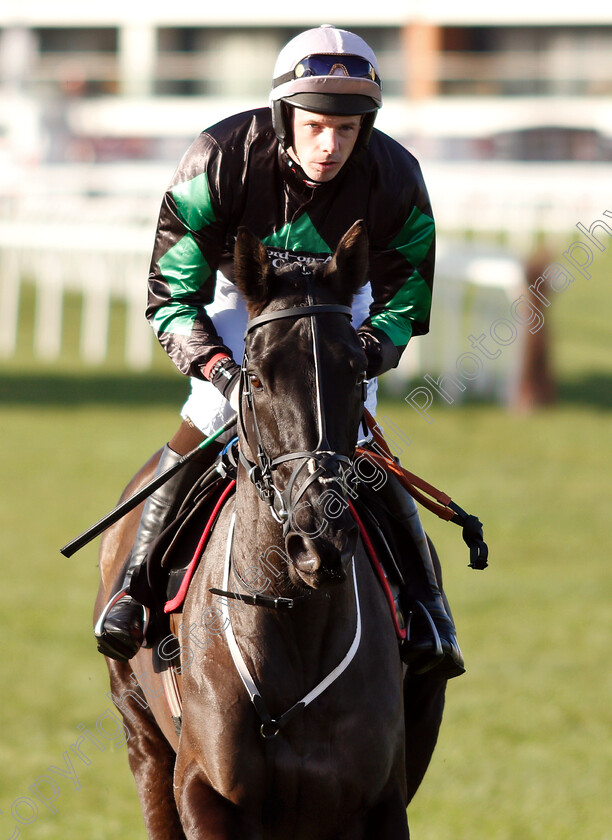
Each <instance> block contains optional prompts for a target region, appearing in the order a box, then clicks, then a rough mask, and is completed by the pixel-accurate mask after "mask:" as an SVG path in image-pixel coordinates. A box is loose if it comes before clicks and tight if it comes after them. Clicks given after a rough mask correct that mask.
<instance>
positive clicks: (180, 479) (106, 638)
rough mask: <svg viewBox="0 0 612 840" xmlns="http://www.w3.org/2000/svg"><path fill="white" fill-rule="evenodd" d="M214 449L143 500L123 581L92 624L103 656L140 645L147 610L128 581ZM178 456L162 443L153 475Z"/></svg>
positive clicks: (129, 652)
mask: <svg viewBox="0 0 612 840" xmlns="http://www.w3.org/2000/svg"><path fill="white" fill-rule="evenodd" d="M218 453H219V446H217V445H215V444H212V445H210V446H208V447H207V448H206V449H204V450H203V451H202V455H200V456H199V457H198V458H197V459H196V460H195V461H191V462H189V463H187V464H186V465H185V466H184V467H183V468H182V469H180V470H179V471H178V472H177V473H176V474H175V475H173V476H172V477H171V478H170V479H169V480H168V481H167V482H166V483H165V484H162V486H161V487H160V488H158V489H157V490H155V492H153V493H152V494H151V495H150V496H149V498H148V499H147V501H146V502H145V506H144V510H143V512H142V516H141V519H140V525H139V526H138V532H137V534H136V539H135V540H134V545H133V546H132V550H131V552H130V555H129V557H128V561H127V566H126V568H125V570H124V573H123V574H124V577H123V582H122V583H121V585H120V586H119V588H118V589H116V594H115V595H113V597H112V598H111V599H110V601H109V602H108V604H107V605H106V607H105V609H104V610H103V612H102V615H101V616H100V618H99V619H98V622H97V624H96V627H95V631H94V632H95V635H96V640H97V643H98V650H99V651H100V653H103V654H104V655H105V656H109V657H110V658H111V659H118V660H119V661H120V662H127V661H128V660H130V659H131V658H132V657H133V656H134V655H135V654H136V653H138V651H139V649H140V647H141V646H142V644H143V642H144V637H145V631H146V624H147V610H146V608H145V607H144V606H143V605H142V604H139V603H138V601H136V600H135V599H134V598H133V597H132V596H131V595H129V594H128V592H129V587H130V583H131V581H132V578H133V576H134V574H135V573H136V571H137V570H138V569H139V568H140V567H141V566H142V564H143V563H144V562H145V560H146V559H147V555H148V553H149V550H150V548H151V545H152V544H153V542H154V540H155V539H156V538H157V537H158V536H159V535H160V534H161V532H162V531H163V530H164V528H166V527H167V526H168V525H169V524H170V522H171V521H172V519H173V518H174V516H175V515H176V513H177V512H178V510H179V508H180V506H181V504H182V503H183V501H184V499H185V497H186V495H187V493H188V492H189V490H190V489H191V488H192V487H193V485H194V483H195V481H196V480H197V478H198V475H201V474H203V473H204V472H205V471H206V469H207V468H208V467H209V466H211V465H212V463H213V462H214V460H215V458H216V457H217V455H218ZM181 457H182V456H181V455H178V454H177V453H176V452H174V451H173V450H172V449H170V447H169V446H168V445H166V446H165V447H164V448H163V450H162V454H161V457H160V459H159V463H158V465H157V469H156V471H155V475H160V474H161V473H163V472H165V471H166V470H169V469H170V467H172V466H174V464H176V463H177V461H178V460H179V459H180V458H181Z"/></svg>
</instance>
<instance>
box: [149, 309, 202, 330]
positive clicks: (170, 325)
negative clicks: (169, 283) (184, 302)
mask: <svg viewBox="0 0 612 840" xmlns="http://www.w3.org/2000/svg"><path fill="white" fill-rule="evenodd" d="M197 316H198V310H197V309H196V308H195V306H179V307H178V308H177V307H175V306H172V307H170V306H164V307H162V308H161V309H158V310H157V312H156V313H155V315H154V316H153V319H152V321H151V326H152V327H153V329H154V330H155V333H156V334H157V335H161V334H162V333H170V334H172V335H184V336H190V335H191V331H192V330H193V325H194V322H195V319H196V318H197Z"/></svg>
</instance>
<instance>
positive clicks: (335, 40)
mask: <svg viewBox="0 0 612 840" xmlns="http://www.w3.org/2000/svg"><path fill="white" fill-rule="evenodd" d="M381 91H382V85H381V82H380V77H379V72H378V62H377V61H376V56H375V55H374V53H373V51H372V50H371V49H370V47H369V46H368V45H367V44H366V42H365V41H364V40H363V38H360V37H359V36H358V35H355V34H353V33H352V32H347V31H346V30H344V29H336V27H335V26H331V25H329V24H324V25H323V26H319V27H317V28H316V29H307V30H306V32H302V33H301V34H300V35H296V37H295V38H293V39H292V40H291V41H289V43H288V44H287V45H286V46H285V47H283V49H282V50H281V52H280V54H279V56H278V59H277V61H276V65H275V67H274V81H273V84H272V91H271V92H270V107H271V109H272V122H273V124H274V130H275V132H276V135H277V137H278V139H279V140H280V142H281V144H282V145H283V146H287V145H290V143H291V125H290V123H289V121H288V120H287V119H286V113H285V110H286V109H284V108H283V103H286V104H287V105H291V106H293V107H295V108H303V109H304V110H306V111H313V112H315V113H318V114H340V115H353V114H368V115H370V116H369V117H366V118H364V121H363V126H362V131H361V135H360V138H359V141H360V145H363V144H364V143H366V142H367V140H368V138H369V136H370V133H371V131H372V126H373V124H374V118H375V116H376V111H377V110H378V108H380V106H381V105H382V92H381Z"/></svg>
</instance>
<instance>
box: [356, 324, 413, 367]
mask: <svg viewBox="0 0 612 840" xmlns="http://www.w3.org/2000/svg"><path fill="white" fill-rule="evenodd" d="M357 336H358V338H359V341H360V343H361V349H362V350H363V352H364V353H365V354H366V358H367V360H368V367H367V370H366V376H367V378H368V379H372V378H373V377H374V376H380V374H381V373H386V371H388V370H391V368H394V367H396V366H397V363H398V362H399V360H400V355H401V351H402V350H403V348H400V347H396V346H395V344H393V342H392V341H391V339H390V338H389V336H388V335H387V334H386V333H384V332H383V331H382V330H377V329H376V327H370V326H367V325H364V326H361V327H359V329H358V330H357Z"/></svg>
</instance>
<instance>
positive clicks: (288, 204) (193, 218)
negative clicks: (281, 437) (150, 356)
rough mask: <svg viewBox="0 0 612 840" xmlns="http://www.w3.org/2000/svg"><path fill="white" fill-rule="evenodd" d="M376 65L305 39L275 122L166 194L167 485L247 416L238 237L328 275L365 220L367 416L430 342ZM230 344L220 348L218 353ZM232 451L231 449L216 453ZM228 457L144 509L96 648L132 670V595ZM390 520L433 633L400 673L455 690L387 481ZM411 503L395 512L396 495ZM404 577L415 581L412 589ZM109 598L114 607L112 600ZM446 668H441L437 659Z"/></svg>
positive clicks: (232, 138) (183, 175)
mask: <svg viewBox="0 0 612 840" xmlns="http://www.w3.org/2000/svg"><path fill="white" fill-rule="evenodd" d="M381 90H382V87H381V81H380V78H379V70H378V63H377V60H376V56H375V55H374V53H373V51H372V50H371V49H370V47H369V46H368V45H367V44H366V42H365V41H363V40H362V39H361V38H360V37H358V36H357V35H355V34H353V33H351V32H347V31H345V30H342V29H336V28H335V27H333V26H330V25H324V26H320V27H317V28H315V29H309V30H307V31H305V32H302V33H301V34H300V35H298V36H297V37H295V38H293V39H292V40H291V41H289V43H288V44H287V45H286V46H285V47H284V48H283V49H282V50H281V52H280V54H279V56H278V60H277V62H276V66H275V69H274V81H273V86H272V91H271V94H270V107H269V108H260V109H255V110H252V111H248V112H246V113H242V114H238V115H235V116H233V117H230V118H228V119H225V120H223V121H222V122H220V123H218V124H217V125H214V126H212V127H211V128H209V129H207V130H206V131H204V132H203V133H202V134H201V135H200V136H199V137H198V138H197V139H196V140H195V142H194V143H193V144H192V146H191V147H190V148H189V149H188V151H187V152H186V154H185V156H184V157H183V159H182V161H181V162H180V164H179V167H178V169H177V171H176V173H175V175H174V177H173V180H172V182H171V184H170V186H169V188H168V190H167V191H166V194H165V196H164V199H163V202H162V207H161V211H160V216H159V222H158V227H157V234H156V240H155V246H154V251H153V256H152V262H151V271H150V275H149V298H148V307H147V318H148V319H149V322H150V323H151V326H152V327H153V329H154V331H155V333H156V335H157V337H158V339H159V341H160V343H161V344H162V346H163V348H164V349H165V350H166V352H167V353H168V355H169V356H170V358H171V359H172V361H173V362H174V363H175V365H176V366H177V367H178V369H179V370H180V371H181V372H182V373H184V374H185V375H187V376H189V377H190V378H191V392H190V395H189V397H188V399H187V401H186V403H185V405H184V406H183V409H182V412H181V415H182V423H181V425H180V427H179V430H178V431H177V433H176V434H175V436H174V437H173V438H172V439H171V440H170V441H169V443H168V444H167V445H166V446H165V447H164V450H163V452H162V455H161V459H160V461H159V465H158V468H157V470H158V474H159V473H161V472H165V471H166V470H168V469H169V468H170V467H171V466H172V465H173V464H175V463H176V462H177V461H178V460H179V458H180V457H181V456H182V455H184V454H185V453H186V452H188V451H190V450H191V449H193V448H195V447H196V446H197V445H198V444H199V443H201V441H202V440H203V439H204V436H208V435H210V434H211V433H212V432H214V431H215V430H216V429H217V428H218V427H219V426H220V425H222V423H224V422H225V421H226V420H227V419H228V418H229V417H230V416H231V415H232V413H233V412H234V411H236V410H237V406H238V386H239V374H240V365H239V364H238V362H237V361H236V360H240V359H241V358H242V351H243V334H244V329H245V326H246V322H247V313H246V308H245V305H244V302H243V300H242V298H241V297H240V295H239V293H238V290H237V289H236V287H235V286H234V284H233V282H232V276H233V251H234V243H235V239H236V233H237V230H238V228H239V227H240V226H246V227H247V228H248V229H249V230H250V231H251V232H252V233H253V234H255V235H256V236H257V237H259V239H260V240H261V241H262V242H263V244H264V246H265V247H266V250H267V252H268V255H269V258H270V260H271V261H272V263H273V264H274V265H275V266H278V265H282V264H284V263H300V264H302V266H303V268H304V270H305V271H308V270H309V267H312V266H314V265H315V264H317V263H321V262H326V261H327V260H329V259H331V255H332V254H333V252H334V250H335V248H336V246H337V245H338V242H339V241H340V239H341V237H342V235H343V234H344V233H345V232H346V231H347V230H348V228H349V227H350V226H351V225H352V224H353V223H354V222H355V221H356V220H358V219H364V220H365V222H366V225H367V229H368V235H369V243H370V281H369V283H368V284H366V286H365V287H364V288H363V289H362V290H361V292H360V293H359V294H357V295H356V296H355V301H354V305H353V323H354V325H355V327H357V333H358V336H359V339H360V341H361V344H362V347H363V351H364V353H365V355H366V358H367V377H368V380H369V384H368V391H367V400H366V407H367V408H368V409H369V411H370V412H371V413H372V414H373V413H374V410H375V403H376V377H377V376H379V375H380V374H382V373H384V372H385V371H387V370H389V369H390V368H392V367H395V366H396V365H397V363H398V361H399V359H400V356H401V353H402V351H403V350H404V348H405V346H406V344H407V343H408V341H409V339H410V338H411V336H412V335H419V334H423V333H426V332H427V330H428V328H429V311H430V306H431V290H432V283H433V269H434V247H435V228H434V221H433V216H432V211H431V207H430V203H429V198H428V195H427V190H426V188H425V184H424V182H423V178H422V175H421V171H420V168H419V164H418V162H417V160H416V159H415V158H414V157H413V156H412V155H411V154H410V153H409V152H408V151H407V150H406V149H405V148H404V147H403V146H401V145H400V144H398V143H396V142H395V141H394V140H392V139H391V138H390V137H388V136H386V135H385V134H383V133H382V132H380V131H377V130H374V127H373V126H374V120H375V117H376V113H377V110H378V109H379V108H380V106H381V104H382V93H381ZM221 334H222V336H223V337H221ZM220 440H222V439H220ZM219 450H220V446H219V443H218V442H217V443H215V444H214V445H211V446H209V447H207V448H206V449H205V450H203V451H202V455H201V460H200V462H199V463H196V464H193V463H190V464H189V465H188V466H187V467H184V468H183V469H182V470H180V471H179V472H178V473H177V474H175V475H174V476H173V477H172V478H171V479H170V480H169V481H168V482H167V483H166V484H164V485H163V486H162V487H161V488H159V489H158V490H157V491H155V492H154V493H153V494H152V495H151V496H150V497H149V498H148V500H147V502H146V504H145V507H144V511H143V514H142V517H141V522H140V527H139V530H138V533H137V536H136V540H135V543H134V546H133V548H132V551H131V554H130V556H129V558H128V561H127V566H126V568H125V569H124V572H123V575H124V577H123V580H122V583H120V588H121V589H124V590H126V594H125V596H124V597H122V598H120V599H119V600H118V601H117V602H116V604H115V605H114V606H113V607H112V608H111V609H110V610H109V611H108V612H107V615H106V617H105V619H104V623H103V629H102V632H101V635H100V636H99V637H98V648H99V650H100V651H101V652H102V653H104V654H105V655H107V656H110V657H113V658H116V659H120V660H127V659H130V658H131V657H132V656H133V655H134V654H135V653H136V652H137V650H138V649H139V647H140V646H141V645H142V643H143V640H144V639H143V621H144V610H143V608H142V606H141V605H140V604H139V603H138V602H137V601H136V600H135V599H134V598H133V597H132V596H131V595H130V594H129V585H130V581H131V579H132V577H133V575H134V573H135V572H136V570H137V569H138V568H139V567H140V566H141V565H142V563H143V562H144V560H145V559H146V557H147V553H148V551H149V547H150V546H151V544H152V542H153V540H154V539H155V537H156V536H157V535H159V534H160V533H161V531H162V530H163V529H164V528H165V527H166V526H167V525H168V524H169V522H170V521H172V518H173V516H174V515H175V513H176V512H177V510H178V508H179V506H180V504H181V503H182V501H183V499H184V498H185V495H186V493H187V492H188V490H189V489H190V487H191V486H192V484H193V482H194V470H195V471H197V472H198V474H201V473H202V471H203V470H204V469H205V468H206V467H207V466H208V465H209V464H210V463H211V462H212V461H213V460H214V459H215V457H216V456H217V454H218V452H219ZM385 487H386V490H385V491H384V492H385V493H386V494H387V495H388V494H390V493H394V494H395V496H396V498H395V499H389V504H388V508H389V509H391V510H392V511H398V510H400V509H401V511H402V518H403V520H405V521H407V520H409V521H410V522H411V523H412V524H411V530H412V532H413V536H414V542H415V544H416V545H417V546H419V557H418V558H417V562H416V563H413V565H418V566H419V568H418V569H416V570H415V569H414V568H412V569H411V570H410V574H409V579H410V584H409V587H410V591H409V592H407V593H405V594H406V596H407V597H408V598H409V599H412V600H413V601H414V600H418V601H420V602H421V604H423V605H424V606H425V607H426V609H427V611H428V613H429V615H430V616H431V618H432V620H433V622H434V624H435V628H436V629H437V634H438V636H439V639H438V640H436V638H435V635H436V634H435V633H434V634H433V635H427V634H425V636H424V637H423V638H416V639H413V640H412V641H411V644H410V650H409V651H407V652H406V654H405V656H406V657H407V659H406V661H408V662H410V660H411V658H412V660H413V661H415V660H417V661H418V664H419V670H423V671H424V670H427V669H428V668H430V667H435V668H437V669H438V670H439V672H440V676H441V677H444V678H448V677H451V676H457V675H459V674H461V673H463V671H464V666H463V658H462V655H461V651H460V649H459V646H458V644H457V640H456V635H455V627H454V624H453V621H452V618H451V617H450V614H449V612H448V610H447V607H446V605H445V599H444V595H443V593H442V592H441V590H440V588H439V586H438V583H437V581H436V575H435V572H434V569H433V564H432V559H431V556H430V553H429V550H428V547H427V543H426V540H424V539H423V531H422V527H421V525H420V522H419V519H418V515H417V514H416V506H415V505H414V501H413V500H412V498H411V497H408V494H406V493H405V492H404V491H403V490H401V489H398V488H397V487H395V490H394V485H393V482H392V481H388V482H387V484H386V485H385ZM399 494H402V495H403V497H404V498H400V499H399V501H398V498H397V497H398V495H399ZM404 576H405V577H406V575H404ZM115 591H118V590H117V589H116V590H115ZM440 642H441V646H442V650H443V653H444V656H443V657H441V656H440V644H439V643H440Z"/></svg>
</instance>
